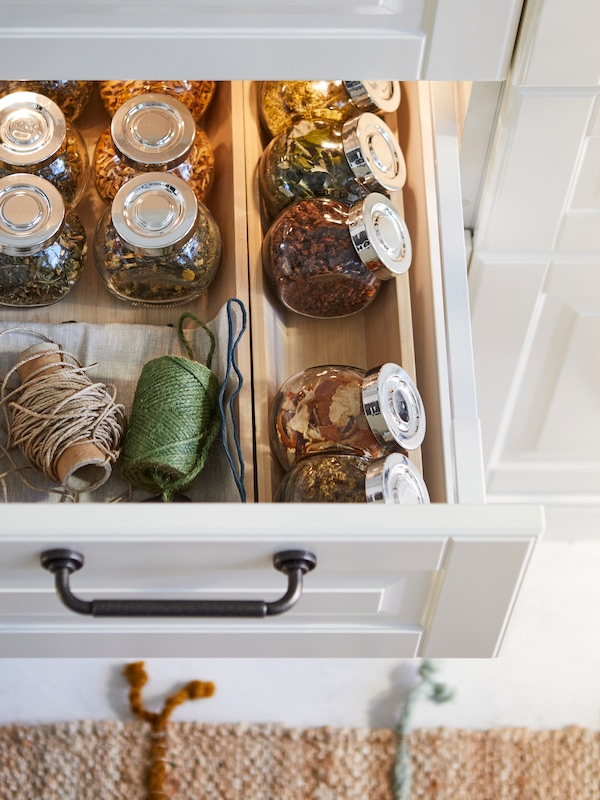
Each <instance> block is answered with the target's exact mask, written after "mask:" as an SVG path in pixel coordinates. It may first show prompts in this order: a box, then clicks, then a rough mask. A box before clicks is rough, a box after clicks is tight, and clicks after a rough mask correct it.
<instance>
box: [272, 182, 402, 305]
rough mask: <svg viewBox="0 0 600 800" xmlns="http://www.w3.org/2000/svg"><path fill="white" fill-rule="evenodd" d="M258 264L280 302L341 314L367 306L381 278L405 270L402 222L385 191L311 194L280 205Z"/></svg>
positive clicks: (375, 292) (395, 274) (387, 277)
mask: <svg viewBox="0 0 600 800" xmlns="http://www.w3.org/2000/svg"><path fill="white" fill-rule="evenodd" d="M262 256H263V266H264V269H265V272H266V274H267V276H268V278H269V280H270V283H271V285H272V286H273V289H274V291H275V293H276V294H277V296H278V298H279V299H280V301H281V302H282V303H283V305H284V306H286V307H287V308H289V309H290V310H291V311H295V312H296V313H298V314H302V315H304V316H307V317H322V318H328V317H344V316H348V315H349V314H354V313H356V312H358V311H362V309H364V308H366V307H367V306H368V305H369V303H371V301H372V300H373V299H374V297H375V296H376V294H377V292H378V291H379V288H380V285H381V281H382V280H389V279H392V278H395V277H396V276H398V275H401V274H402V273H404V272H406V270H407V269H408V268H409V266H410V263H411V259H412V246H411V241H410V235H409V232H408V229H407V227H406V224H405V222H404V220H403V218H402V216H401V214H400V212H399V211H398V209H397V208H396V206H395V205H394V203H393V202H392V201H391V200H390V199H389V198H388V197H386V196H385V195H382V194H379V193H377V192H373V193H371V194H368V195H367V196H366V197H365V198H364V199H363V200H361V201H359V202H357V203H354V204H353V205H347V204H346V203H344V202H342V201H341V200H334V199H331V198H328V197H313V198H310V199H306V200H301V201H299V202H298V203H294V204H293V205H291V206H288V208H286V209H284V210H283V211H282V212H281V214H280V215H279V216H278V217H277V219H275V220H274V222H273V223H272V225H271V226H270V228H269V230H268V231H267V234H266V236H265V238H264V241H263V248H262Z"/></svg>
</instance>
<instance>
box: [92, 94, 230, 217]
mask: <svg viewBox="0 0 600 800" xmlns="http://www.w3.org/2000/svg"><path fill="white" fill-rule="evenodd" d="M92 167H93V174H94V181H95V184H96V189H97V190H98V194H99V195H100V197H101V198H102V200H104V202H105V203H111V202H112V201H113V199H114V197H115V195H116V193H117V192H118V190H119V189H120V188H121V186H122V185H123V184H124V183H125V182H126V181H128V180H130V179H131V178H133V177H134V175H138V174H139V173H140V172H158V171H161V172H162V171H165V172H170V173H173V174H175V175H178V176H179V177H180V178H182V179H183V180H185V181H186V182H187V183H188V184H189V185H190V186H191V187H192V189H193V190H194V193H195V194H196V197H197V198H198V200H200V201H201V202H202V201H203V200H204V198H205V197H206V195H207V194H208V191H209V189H210V187H211V185H212V181H213V176H214V168H215V156H214V153H213V149H212V146H211V143H210V141H209V138H208V136H207V135H206V133H205V132H204V131H203V130H201V129H200V128H199V127H197V126H196V123H195V122H194V118H193V117H192V114H191V112H190V110H189V109H188V108H187V107H186V106H184V105H183V103H180V102H179V100H176V99H175V98H173V97H170V96H168V95H165V94H156V93H153V94H142V95H138V96H137V97H132V98H131V100H127V102H125V103H123V105H121V106H120V107H119V108H118V109H117V111H116V112H115V115H114V117H113V118H112V120H111V124H110V126H109V127H108V128H107V129H106V130H105V131H103V133H102V134H101V135H100V138H99V139H98V142H97V144H96V148H95V150H94V158H93V164H92Z"/></svg>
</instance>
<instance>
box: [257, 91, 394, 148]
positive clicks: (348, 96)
mask: <svg viewBox="0 0 600 800" xmlns="http://www.w3.org/2000/svg"><path fill="white" fill-rule="evenodd" d="M257 93H258V116H259V119H260V122H261V125H262V126H263V128H264V129H265V131H266V133H267V134H268V135H269V136H270V137H273V136H277V134H279V133H281V132H282V131H284V130H286V128H289V127H290V126H291V125H293V124H294V123H295V122H297V121H298V120H299V119H314V118H320V119H330V120H334V121H335V122H344V121H345V120H347V119H349V118H350V117H356V116H357V115H358V114H360V113H361V112H363V111H372V112H373V113H374V114H384V113H388V112H393V111H396V109H397V108H398V106H399V105H400V97H401V90H400V84H399V82H398V81H259V83H258V86H257Z"/></svg>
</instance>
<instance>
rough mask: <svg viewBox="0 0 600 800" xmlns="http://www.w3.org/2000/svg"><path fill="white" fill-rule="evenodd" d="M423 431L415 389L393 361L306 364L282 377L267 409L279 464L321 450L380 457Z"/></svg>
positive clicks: (407, 446)
mask: <svg viewBox="0 0 600 800" xmlns="http://www.w3.org/2000/svg"><path fill="white" fill-rule="evenodd" d="M424 436H425V409H424V407H423V401H422V398H421V395H420V394H419V391H418V389H417V387H416V385H415V383H414V381H413V380H412V379H411V378H410V376H409V375H408V373H407V372H406V371H405V370H403V369H402V367H400V366H399V365H398V364H393V363H386V364H383V365H381V366H380V367H376V368H374V369H370V370H363V369H359V368H358V367H352V366H342V365H324V366H318V367H309V368H308V369H305V370H302V371H301V372H298V373H296V374H295V375H292V376H291V377H290V378H288V379H287V380H286V381H285V382H284V383H283V384H282V386H281V387H280V388H279V391H278V392H277V394H276V395H275V398H274V400H273V403H272V405H271V409H270V438H271V444H272V447H273V450H274V451H275V453H276V454H277V458H278V459H279V462H280V463H281V465H282V466H283V467H284V469H289V468H290V467H292V466H293V465H294V464H295V463H296V462H297V461H298V460H299V459H300V458H302V457H303V456H306V455H313V454H315V453H321V452H338V453H350V454H356V455H360V456H362V457H364V458H367V459H375V458H381V457H382V456H384V455H385V454H386V453H389V452H391V451H394V450H398V448H400V447H401V448H402V449H404V450H414V449H416V448H417V447H419V446H420V445H421V443H422V441H423V438H424Z"/></svg>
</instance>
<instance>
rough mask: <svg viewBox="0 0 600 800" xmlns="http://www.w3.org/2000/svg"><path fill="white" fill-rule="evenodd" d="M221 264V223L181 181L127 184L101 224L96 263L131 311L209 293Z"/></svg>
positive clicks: (151, 178) (147, 177)
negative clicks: (138, 306)
mask: <svg viewBox="0 0 600 800" xmlns="http://www.w3.org/2000/svg"><path fill="white" fill-rule="evenodd" d="M220 258H221V236H220V232H219V228H218V226H217V223H216V221H215V219H214V217H213V216H212V214H211V213H210V211H209V210H208V208H206V206H205V205H204V204H203V203H200V202H199V201H198V200H197V199H196V195H195V194H194V192H193V191H192V189H191V188H190V186H189V185H188V184H187V183H186V182H185V181H184V180H182V179H181V178H179V177H178V176H177V175H170V174H165V173H162V172H149V173H147V174H142V175H137V176H136V177H134V178H132V179H131V180H129V181H127V183H125V184H124V185H123V186H122V187H121V188H120V189H119V191H118V192H117V194H116V195H115V199H114V200H113V202H112V204H111V205H110V206H109V207H108V208H107V209H106V210H105V212H104V214H103V215H102V217H101V218H100V220H99V222H98V225H97V227H96V231H95V234H94V260H95V263H96V267H97V269H98V271H99V273H100V275H101V277H102V279H103V280H104V283H105V284H106V286H107V288H108V290H109V291H110V292H111V293H112V294H114V295H115V296H116V297H118V298H120V299H121V300H126V301H128V302H129V303H131V304H133V305H148V306H154V305H179V304H181V303H186V302H189V301H190V300H194V299H195V298H197V297H198V296H199V295H200V294H202V292H204V291H206V289H207V288H208V286H209V284H210V283H211V281H212V280H213V278H214V277H215V274H216V272H217V269H218V266H219V262H220Z"/></svg>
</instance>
